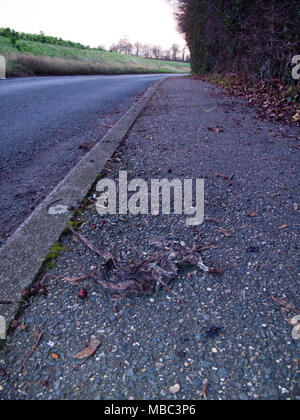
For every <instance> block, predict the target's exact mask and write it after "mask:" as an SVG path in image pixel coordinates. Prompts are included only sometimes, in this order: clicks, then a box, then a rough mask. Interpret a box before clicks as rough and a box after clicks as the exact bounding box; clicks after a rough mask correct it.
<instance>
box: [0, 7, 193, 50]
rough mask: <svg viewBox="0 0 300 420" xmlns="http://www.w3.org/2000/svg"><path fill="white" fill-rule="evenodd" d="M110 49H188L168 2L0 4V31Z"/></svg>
mask: <svg viewBox="0 0 300 420" xmlns="http://www.w3.org/2000/svg"><path fill="white" fill-rule="evenodd" d="M7 26H8V27H10V28H12V29H15V30H17V31H20V32H31V33H39V32H40V31H43V32H45V33H46V34H47V35H53V36H57V37H61V38H63V39H67V40H71V41H77V42H81V43H82V44H85V45H91V46H93V47H97V46H99V45H104V46H105V47H106V48H108V47H110V45H111V44H112V43H115V42H117V41H118V40H119V39H120V38H122V37H124V36H127V37H128V38H129V39H130V41H132V42H134V41H136V40H139V41H140V42H142V43H150V44H159V45H161V46H162V47H163V48H170V47H171V45H172V44H173V43H178V44H180V45H182V46H183V45H184V44H185V42H184V40H183V37H182V36H181V35H180V34H179V33H178V31H177V25H176V21H175V19H174V17H173V11H172V8H171V6H170V5H169V4H168V3H167V2H166V1H165V0H0V27H7Z"/></svg>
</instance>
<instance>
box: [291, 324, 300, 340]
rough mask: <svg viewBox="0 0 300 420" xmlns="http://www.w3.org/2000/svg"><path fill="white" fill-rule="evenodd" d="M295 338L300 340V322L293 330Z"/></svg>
mask: <svg viewBox="0 0 300 420" xmlns="http://www.w3.org/2000/svg"><path fill="white" fill-rule="evenodd" d="M292 337H293V340H300V324H297V325H296V327H295V328H294V329H293V332H292Z"/></svg>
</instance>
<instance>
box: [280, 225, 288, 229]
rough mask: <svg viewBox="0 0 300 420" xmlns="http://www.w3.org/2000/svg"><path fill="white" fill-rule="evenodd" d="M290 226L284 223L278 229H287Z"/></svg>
mask: <svg viewBox="0 0 300 420" xmlns="http://www.w3.org/2000/svg"><path fill="white" fill-rule="evenodd" d="M288 227H289V225H282V226H280V227H279V228H278V229H287V228H288Z"/></svg>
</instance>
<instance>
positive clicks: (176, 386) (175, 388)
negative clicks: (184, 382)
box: [169, 384, 180, 395]
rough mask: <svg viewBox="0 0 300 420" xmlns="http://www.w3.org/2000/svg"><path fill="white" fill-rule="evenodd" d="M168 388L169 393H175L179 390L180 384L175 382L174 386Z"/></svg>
mask: <svg viewBox="0 0 300 420" xmlns="http://www.w3.org/2000/svg"><path fill="white" fill-rule="evenodd" d="M169 390H170V392H171V394H173V395H175V394H177V392H178V391H179V390H180V385H179V384H176V385H174V386H170V388H169Z"/></svg>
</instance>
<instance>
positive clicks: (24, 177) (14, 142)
mask: <svg viewBox="0 0 300 420" xmlns="http://www.w3.org/2000/svg"><path fill="white" fill-rule="evenodd" d="M169 76H170V75H161V74H155V75H121V76H70V77H36V78H21V79H7V80H1V81H0V246H1V244H3V243H4V241H5V240H6V238H7V237H8V236H9V235H10V234H11V233H12V232H13V231H14V230H15V228H16V227H17V226H18V225H19V224H20V223H21V222H22V221H24V220H25V219H26V218H27V217H28V215H29V214H30V213H31V212H32V210H33V209H34V208H35V207H36V206H37V205H38V204H39V203H40V202H41V201H42V199H43V197H44V196H45V195H47V194H48V193H49V192H50V191H51V189H52V188H53V187H55V186H56V185H57V183H58V182H59V181H60V180H61V179H62V178H63V177H64V176H65V175H66V174H67V173H68V172H69V171H70V169H71V168H72V167H73V166H74V165H75V164H76V163H77V161H78V159H80V157H82V156H83V155H84V153H86V151H87V150H88V149H89V148H90V147H92V145H93V144H95V142H97V141H99V140H100V139H101V138H102V136H103V135H104V134H105V132H106V131H107V130H108V129H109V127H110V125H111V124H114V123H115V122H116V121H117V120H118V119H119V118H120V116H121V115H122V114H123V113H124V112H125V111H126V110H127V109H128V108H129V107H130V106H131V105H132V104H133V102H134V101H135V100H136V98H137V95H139V94H141V93H143V91H144V90H145V89H147V88H148V87H149V86H150V85H151V84H152V83H154V82H156V81H158V80H160V79H162V78H165V77H169ZM173 76H176V75H173ZM177 76H178V75H177Z"/></svg>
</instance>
